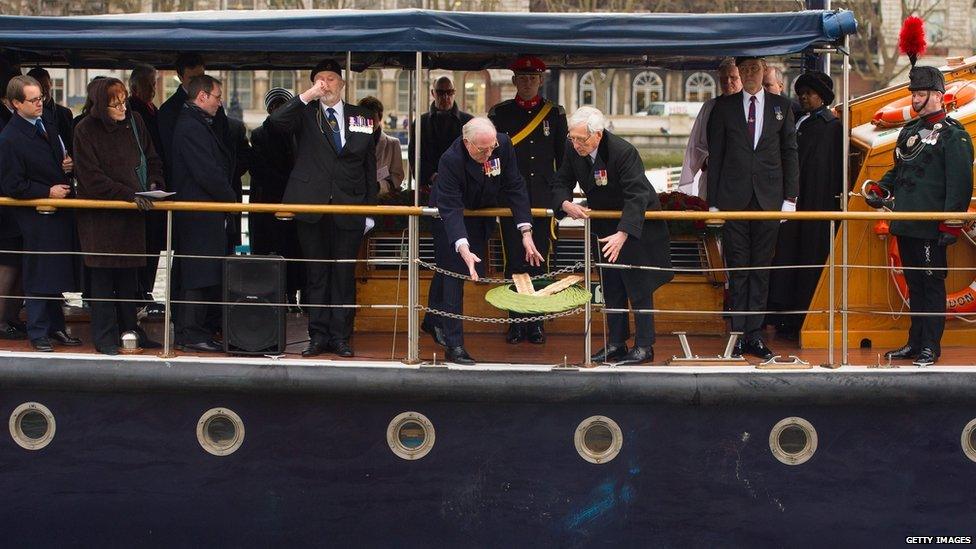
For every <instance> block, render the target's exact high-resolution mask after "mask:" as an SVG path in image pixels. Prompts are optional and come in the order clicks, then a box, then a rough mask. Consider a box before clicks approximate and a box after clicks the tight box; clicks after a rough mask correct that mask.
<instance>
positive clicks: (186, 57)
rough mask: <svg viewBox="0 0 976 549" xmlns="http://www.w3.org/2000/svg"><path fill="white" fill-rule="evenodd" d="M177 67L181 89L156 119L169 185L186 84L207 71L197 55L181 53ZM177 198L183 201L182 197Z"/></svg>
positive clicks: (163, 106) (160, 148)
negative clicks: (171, 162)
mask: <svg viewBox="0 0 976 549" xmlns="http://www.w3.org/2000/svg"><path fill="white" fill-rule="evenodd" d="M175 65H176V77H177V78H179V79H180V87H179V88H176V91H175V92H173V95H171V96H170V97H169V99H167V100H166V101H165V102H163V104H162V105H160V106H159V112H158V116H157V117H156V120H157V124H158V126H159V143H156V145H157V147H156V152H157V153H158V154H159V156H160V157H161V158H162V159H163V169H164V171H165V172H166V181H167V183H168V182H169V172H170V157H171V155H172V150H173V130H175V129H176V119H177V118H179V116H180V113H182V112H183V105H184V104H186V101H187V93H186V84H187V82H189V81H190V79H191V78H193V77H194V76H200V75H202V74H203V73H204V71H205V70H206V66H205V65H204V63H203V57H201V56H200V54H197V53H181V54H180V55H179V56H178V57H177V58H176V63H175ZM177 198H178V199H180V200H182V198H181V197H177Z"/></svg>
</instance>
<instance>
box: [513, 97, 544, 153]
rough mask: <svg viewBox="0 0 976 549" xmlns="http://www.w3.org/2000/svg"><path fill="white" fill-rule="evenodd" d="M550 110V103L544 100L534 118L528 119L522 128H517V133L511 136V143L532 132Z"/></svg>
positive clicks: (516, 142)
mask: <svg viewBox="0 0 976 549" xmlns="http://www.w3.org/2000/svg"><path fill="white" fill-rule="evenodd" d="M551 110H552V103H551V102H549V101H546V103H545V104H544V105H543V106H542V108H541V109H539V112H538V114H536V115H535V118H533V119H532V120H530V121H529V123H528V124H526V125H525V127H524V128H522V129H521V130H519V132H518V133H517V134H515V135H513V136H512V145H518V144H519V142H520V141H522V140H523V139H525V138H526V137H528V136H529V135H530V134H531V133H532V132H534V131H535V129H536V128H538V127H539V124H541V123H542V121H543V120H545V118H546V117H547V116H549V111H551Z"/></svg>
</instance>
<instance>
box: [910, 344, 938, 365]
mask: <svg viewBox="0 0 976 549" xmlns="http://www.w3.org/2000/svg"><path fill="white" fill-rule="evenodd" d="M936 359H938V356H937V355H936V353H935V351H933V350H932V349H929V348H928V347H922V350H921V351H919V352H918V356H917V357H915V360H913V361H912V364H914V365H916V366H931V365H933V364H935V361H936Z"/></svg>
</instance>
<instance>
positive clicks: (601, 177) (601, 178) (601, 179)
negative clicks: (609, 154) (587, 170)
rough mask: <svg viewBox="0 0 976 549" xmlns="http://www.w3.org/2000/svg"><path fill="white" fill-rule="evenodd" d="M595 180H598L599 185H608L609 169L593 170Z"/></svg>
mask: <svg viewBox="0 0 976 549" xmlns="http://www.w3.org/2000/svg"><path fill="white" fill-rule="evenodd" d="M593 180H594V181H596V186H597V187H603V186H606V184H607V170H593Z"/></svg>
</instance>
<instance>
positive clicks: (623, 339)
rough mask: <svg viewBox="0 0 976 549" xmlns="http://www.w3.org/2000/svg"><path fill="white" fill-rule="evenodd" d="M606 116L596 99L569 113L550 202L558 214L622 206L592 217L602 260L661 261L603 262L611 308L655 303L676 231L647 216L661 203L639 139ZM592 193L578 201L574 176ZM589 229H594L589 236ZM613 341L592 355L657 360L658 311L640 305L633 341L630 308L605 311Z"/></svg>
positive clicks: (581, 214) (616, 359) (619, 360)
mask: <svg viewBox="0 0 976 549" xmlns="http://www.w3.org/2000/svg"><path fill="white" fill-rule="evenodd" d="M606 125H607V122H606V117H604V116H603V113H601V112H600V111H599V110H597V109H595V108H593V107H580V109H579V110H577V111H576V112H575V113H573V116H571V117H570V119H569V141H570V143H569V144H567V146H566V155H565V158H564V160H563V165H562V167H560V168H559V171H558V172H556V177H555V179H553V182H552V206H551V207H552V209H553V211H554V212H556V217H557V218H562V217H564V216H566V215H569V216H570V217H572V218H573V219H583V218H586V217H588V215H587V212H588V211H589V210H590V208H592V209H594V210H620V211H621V216H620V219H594V220H593V221H592V222H591V228H592V230H593V233H594V235H595V236H596V237H597V238H598V240H597V245H598V246H600V251H601V255H602V258H601V259H602V261H603V262H607V263H616V262H617V261H618V260H619V261H620V263H623V264H627V265H643V266H656V267H660V268H661V269H664V270H661V271H651V270H641V269H603V270H602V273H601V275H600V276H601V284H602V286H603V296H604V302H605V304H606V306H607V307H608V308H612V309H626V308H627V302H628V301H630V306H631V307H632V308H634V309H653V308H654V291H655V290H656V289H657V288H658V287H660V286H661V285H663V284H665V283H666V282H668V281H669V280H671V279H672V278H674V273H672V272H671V271H670V270H668V269H670V268H671V237H670V235H669V234H668V226H667V224H666V223H665V222H664V221H663V220H646V219H644V212H646V211H648V210H660V209H661V202H660V201H659V200H658V197H657V193H656V192H655V191H654V187H652V186H651V183H650V182H649V181H648V180H647V177H646V176H645V175H644V164H643V162H642V161H641V158H640V154H639V153H638V152H637V149H635V148H634V146H633V145H631V144H630V143H628V142H626V141H624V140H623V139H621V138H620V137H617V136H616V135H613V134H612V133H610V132H609V131H607V130H606ZM577 183H578V184H579V186H580V188H581V189H583V192H584V193H585V194H586V200H587V205H588V206H589V207H588V208H584V207H582V206H580V205H578V204H575V203H573V189H574V188H575V187H576V184H577ZM589 237H590V236H589V235H588V238H589ZM607 325H608V326H607V327H608V329H609V332H610V334H609V335H610V341H609V342H608V345H607V347H605V348H604V349H601V350H600V351H598V352H597V353H596V354H594V355H593V356H592V357H591V359H592V360H593V361H594V362H616V363H617V364H620V365H626V364H643V363H646V362H650V361H652V360H654V340H655V337H654V315H653V314H652V313H634V325H635V327H636V333H635V334H634V347H633V348H632V349H629V350H628V349H627V339H629V338H630V322H629V320H628V319H627V313H607Z"/></svg>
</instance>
